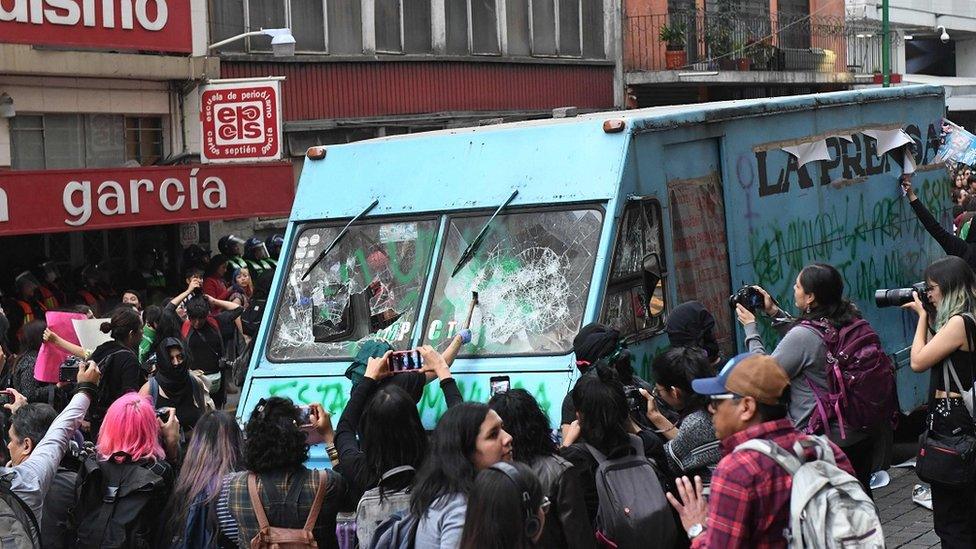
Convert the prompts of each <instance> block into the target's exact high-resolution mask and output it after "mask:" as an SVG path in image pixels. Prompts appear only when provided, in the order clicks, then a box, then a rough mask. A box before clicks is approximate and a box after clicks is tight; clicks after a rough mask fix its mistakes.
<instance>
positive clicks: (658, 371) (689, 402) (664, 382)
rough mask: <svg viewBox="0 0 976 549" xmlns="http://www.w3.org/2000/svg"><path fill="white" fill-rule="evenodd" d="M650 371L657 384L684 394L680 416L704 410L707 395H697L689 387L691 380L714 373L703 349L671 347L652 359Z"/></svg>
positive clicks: (706, 403) (706, 404) (710, 375)
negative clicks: (674, 388)
mask: <svg viewBox="0 0 976 549" xmlns="http://www.w3.org/2000/svg"><path fill="white" fill-rule="evenodd" d="M651 371H652V372H654V381H655V382H656V383H657V384H658V385H661V386H662V387H676V388H678V389H681V394H682V395H684V408H683V409H682V410H681V415H682V416H686V415H688V414H690V413H692V412H695V411H697V410H704V409H705V408H706V407H707V406H708V397H705V396H703V395H699V394H698V393H696V392H695V391H694V390H693V389H692V388H691V382H692V380H695V379H700V378H705V377H712V376H713V375H715V374H714V373H713V372H712V367H711V363H710V362H709V360H708V355H707V354H706V352H705V350H704V349H702V348H700V347H671V348H670V349H668V350H667V351H665V352H664V353H662V354H660V355H658V357H657V358H655V359H654V362H652V363H651Z"/></svg>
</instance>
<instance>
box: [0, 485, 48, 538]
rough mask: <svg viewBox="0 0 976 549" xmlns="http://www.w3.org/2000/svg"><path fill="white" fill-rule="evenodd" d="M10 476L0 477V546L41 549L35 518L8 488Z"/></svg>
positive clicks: (38, 529) (39, 534) (39, 532)
mask: <svg viewBox="0 0 976 549" xmlns="http://www.w3.org/2000/svg"><path fill="white" fill-rule="evenodd" d="M11 474H12V473H8V474H7V475H5V476H3V477H0V546H3V547H4V549H6V548H7V547H11V548H13V549H41V530H40V528H38V526H37V518H36V517H35V516H34V512H33V511H31V509H30V507H28V506H27V504H26V503H24V500H22V499H20V496H18V495H17V494H15V493H14V492H13V490H12V489H11V488H10V477H11Z"/></svg>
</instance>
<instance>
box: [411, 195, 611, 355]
mask: <svg viewBox="0 0 976 549" xmlns="http://www.w3.org/2000/svg"><path fill="white" fill-rule="evenodd" d="M503 213H504V212H503ZM489 217H490V215H478V216H464V217H461V216H452V217H451V218H450V219H449V220H448V226H447V234H446V236H445V244H444V250H443V253H442V255H441V260H440V265H439V268H438V271H437V282H436V285H435V286H434V295H433V301H432V302H431V307H430V312H429V315H428V318H427V320H426V324H425V325H424V334H423V337H424V342H425V343H428V344H430V345H434V346H435V347H438V348H442V347H443V345H442V344H443V342H444V341H445V340H446V339H449V338H451V337H453V336H454V335H455V334H457V332H458V331H459V330H460V329H461V328H463V327H464V324H465V322H466V320H467V316H468V308H469V304H470V302H471V293H472V291H477V292H478V299H479V305H478V306H477V307H476V308H475V310H474V315H473V317H472V323H471V331H472V341H471V343H470V344H468V345H465V346H464V347H463V348H462V350H461V353H462V356H465V355H466V356H499V355H553V354H563V353H568V352H569V351H570V350H571V349H572V341H573V337H574V336H575V335H576V333H577V331H579V328H580V324H581V322H582V319H583V312H584V310H585V308H586V299H587V296H588V295H589V289H590V280H591V279H592V277H593V266H594V263H595V260H596V253H597V247H598V245H599V241H600V230H601V227H602V225H603V211H602V210H601V209H598V208H595V207H587V208H580V209H575V210H568V211H566V210H564V211H551V210H550V211H545V210H535V211H520V212H513V213H507V214H504V215H499V216H498V217H497V218H496V219H495V220H494V221H493V222H492V223H491V225H490V226H489V228H488V231H487V233H486V235H485V237H484V240H483V241H482V242H481V244H480V246H478V247H477V251H476V253H475V254H474V256H473V257H472V258H471V260H470V261H469V262H468V263H467V264H466V265H464V266H463V267H462V269H461V270H460V271H459V272H458V273H457V275H455V276H451V275H452V272H453V271H454V269H455V266H456V265H457V263H458V259H459V258H460V257H461V255H462V254H463V253H464V251H465V249H466V248H468V246H469V245H470V243H471V242H472V241H473V240H474V239H475V238H476V236H477V235H478V233H479V231H481V229H482V227H484V226H485V223H486V222H487V221H488V218H489Z"/></svg>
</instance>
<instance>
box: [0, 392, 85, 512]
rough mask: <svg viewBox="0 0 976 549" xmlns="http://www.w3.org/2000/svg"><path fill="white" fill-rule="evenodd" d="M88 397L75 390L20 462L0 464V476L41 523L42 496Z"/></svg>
mask: <svg viewBox="0 0 976 549" xmlns="http://www.w3.org/2000/svg"><path fill="white" fill-rule="evenodd" d="M89 404H91V401H90V400H89V398H88V395H86V394H85V393H78V394H76V395H75V396H74V397H72V399H71V402H69V403H68V405H67V406H65V408H64V410H63V411H62V412H61V413H60V414H58V417H56V418H54V423H52V424H51V427H50V428H48V430H47V434H45V435H44V438H42V439H41V442H40V443H39V444H38V445H37V447H36V448H34V451H33V452H31V455H30V456H29V457H28V458H27V459H26V460H24V462H23V463H21V464H20V465H17V466H15V467H0V476H7V477H9V478H10V488H11V490H12V491H13V492H14V493H15V494H17V496H18V497H20V499H22V500H24V503H26V504H27V506H28V507H30V509H31V511H33V512H34V518H36V519H37V523H38V524H40V523H41V518H42V515H41V513H42V512H43V506H44V496H45V495H47V491H48V489H49V488H50V487H51V481H52V480H54V474H55V473H56V472H57V470H58V464H59V463H61V458H62V457H64V452H65V451H66V450H67V449H68V440H69V439H70V438H71V437H72V435H74V432H75V431H76V430H77V429H78V426H79V425H81V420H82V419H84V417H85V412H87V411H88V406H89Z"/></svg>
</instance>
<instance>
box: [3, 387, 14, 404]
mask: <svg viewBox="0 0 976 549" xmlns="http://www.w3.org/2000/svg"><path fill="white" fill-rule="evenodd" d="M13 403H14V395H12V394H10V393H8V392H7V391H5V390H4V391H0V406H3V405H4V404H13Z"/></svg>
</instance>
